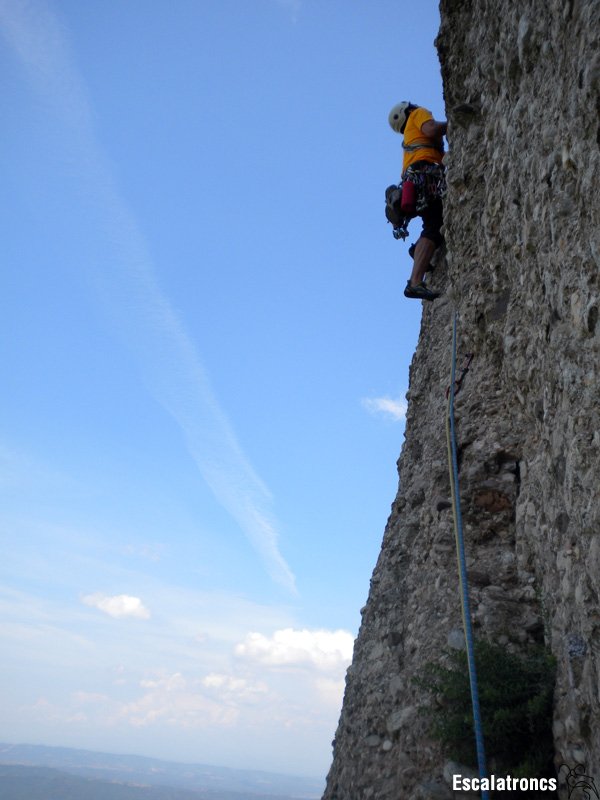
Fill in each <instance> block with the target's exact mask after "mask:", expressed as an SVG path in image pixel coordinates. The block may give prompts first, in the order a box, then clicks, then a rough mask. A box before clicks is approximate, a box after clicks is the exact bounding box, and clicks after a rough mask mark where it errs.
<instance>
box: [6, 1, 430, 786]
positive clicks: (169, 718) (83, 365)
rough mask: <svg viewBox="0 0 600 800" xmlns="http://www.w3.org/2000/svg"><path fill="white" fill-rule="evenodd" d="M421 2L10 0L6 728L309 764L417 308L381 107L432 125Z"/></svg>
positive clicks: (371, 540) (326, 733)
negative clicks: (388, 194) (406, 107)
mask: <svg viewBox="0 0 600 800" xmlns="http://www.w3.org/2000/svg"><path fill="white" fill-rule="evenodd" d="M438 25H439V18H438V11H437V6H436V4H435V3H433V2H429V1H428V2H425V3H422V4H421V5H420V6H419V8H418V10H415V6H414V4H410V3H405V2H397V1H392V0H389V1H388V0H377V2H375V3H370V4H365V3H358V2H351V3H348V2H342V0H339V1H338V0H326V2H322V0H219V1H218V2H217V0H210V1H209V0H195V1H194V2H191V1H189V2H188V0H178V1H177V3H166V2H162V0H156V2H152V3H148V2H146V0H144V2H142V0H129V2H127V3H120V2H115V1H113V0H111V1H110V2H100V1H99V0H92V1H91V2H87V3H81V2H79V1H78V0H77V1H76V0H61V2H60V3H58V2H46V1H45V0H35V2H33V3H29V2H25V1H24V0H0V76H1V77H0V81H1V87H2V95H3V106H4V108H5V113H4V114H3V122H2V125H1V127H0V129H1V131H2V133H1V135H2V142H1V147H0V159H1V161H2V165H1V167H2V175H3V181H2V195H3V212H2V215H1V216H0V229H1V230H0V235H1V240H2V249H3V253H4V258H3V262H4V270H3V274H2V277H1V281H2V285H1V287H0V293H1V296H2V315H1V318H0V325H1V327H2V331H1V340H2V364H3V387H4V389H3V392H2V414H1V418H0V419H1V421H0V464H1V472H0V487H1V491H2V503H1V506H2V511H1V512H0V526H1V527H0V530H1V535H2V539H3V551H4V554H5V555H4V557H3V560H2V564H1V566H0V571H1V578H2V582H1V590H0V603H1V606H2V613H1V618H2V620H3V622H2V637H3V640H4V645H3V650H4V652H5V654H6V655H5V656H4V658H3V660H2V664H1V665H0V674H1V677H2V679H1V680H0V692H2V693H3V694H4V695H5V696H4V697H2V705H3V708H4V709H5V713H4V714H3V720H2V723H0V737H1V738H2V739H4V740H7V741H26V742H32V743H43V744H56V745H67V746H81V747H86V748H90V749H103V750H110V751H114V752H135V753H140V754H145V755H152V756H159V757H163V758H170V759H176V760H195V761H204V762H213V763H218V764H223V765H226V766H232V767H256V768H260V769H267V770H269V769H270V770H277V771H281V772H291V773H305V774H311V775H324V773H325V771H326V769H327V767H328V765H329V762H330V757H331V749H330V742H331V739H332V737H333V734H334V731H335V727H336V723H337V717H338V715H339V709H340V704H341V691H342V687H343V676H344V671H345V669H346V667H347V665H348V663H349V658H350V654H351V647H352V640H353V637H354V636H355V635H356V632H357V630H358V625H359V622H360V615H359V611H360V608H361V606H362V605H363V604H364V602H365V599H366V596H367V592H368V583H369V578H370V575H371V572H372V569H373V567H374V564H375V561H376V558H377V555H378V551H379V547H380V543H381V537H382V533H383V528H384V526H385V522H386V518H387V515H388V512H389V507H390V504H391V502H392V500H393V497H394V495H395V492H396V488H397V475H396V467H395V462H396V459H397V457H398V455H399V452H400V448H401V444H402V437H403V402H404V393H405V391H406V388H407V380H408V365H409V363H410V359H411V357H412V352H413V350H414V346H415V343H416V337H417V333H418V324H419V318H420V313H421V304H420V303H417V302H413V303H410V302H408V301H406V300H404V298H403V297H402V289H403V286H404V283H405V281H406V278H407V275H408V272H409V266H410V262H409V259H408V256H407V253H406V251H407V247H408V243H406V244H401V243H398V242H396V241H395V240H394V239H393V238H392V235H391V230H390V227H389V226H387V225H386V223H385V219H384V215H383V190H384V189H385V187H386V186H387V185H388V184H389V183H392V182H394V181H396V180H397V179H398V177H399V171H400V163H401V149H400V142H401V140H400V137H398V136H396V135H394V134H393V132H392V131H391V130H390V128H389V127H388V125H387V113H388V111H389V108H390V107H391V106H392V105H393V104H394V103H396V102H398V101H399V100H401V99H411V100H413V101H415V102H419V103H420V104H422V105H425V106H427V107H428V108H430V109H431V110H432V112H433V114H434V116H436V117H437V118H443V116H444V109H443V101H442V96H441V80H440V76H439V66H438V62H437V56H436V53H435V49H434V47H433V39H434V37H435V35H436V33H437V28H438ZM414 233H415V236H414V237H412V238H413V239H414V238H416V235H417V234H418V226H417V225H416V224H415V231H414ZM409 241H411V240H409Z"/></svg>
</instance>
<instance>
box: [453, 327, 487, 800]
mask: <svg viewBox="0 0 600 800" xmlns="http://www.w3.org/2000/svg"><path fill="white" fill-rule="evenodd" d="M457 316H458V315H457V313H456V312H455V314H454V322H453V325H452V361H451V363H452V367H451V371H450V386H449V387H448V390H447V392H446V397H447V398H448V410H447V414H446V439H447V443H448V469H449V473H450V491H451V495H452V516H453V518H454V535H455V538H456V559H457V562H458V579H459V584H460V593H461V607H462V619H463V628H464V632H465V643H466V646H467V663H468V665H469V683H470V687H471V704H472V706H473V728H474V732H475V747H476V750H477V765H478V767H479V777H480V778H481V779H483V778H487V777H488V776H487V768H486V763H485V747H484V743H483V725H482V722H481V710H480V708H479V691H478V688H477V672H476V669H475V654H474V646H473V629H472V626H471V608H470V603H469V583H468V578H467V562H466V557H465V543H464V537H463V526H462V515H461V510H460V487H459V483H458V458H457V454H456V432H455V429H454V398H455V396H456V394H457V393H458V392H459V391H460V387H461V385H462V382H463V380H464V377H465V375H466V374H467V371H468V369H469V365H470V364H471V361H472V359H473V355H472V354H471V355H470V356H469V357H468V362H467V366H466V367H465V368H463V371H462V375H461V377H460V378H459V380H458V381H457V380H456V319H457ZM452 387H454V391H451V388H452ZM481 798H482V800H489V792H488V791H487V790H484V789H482V790H481Z"/></svg>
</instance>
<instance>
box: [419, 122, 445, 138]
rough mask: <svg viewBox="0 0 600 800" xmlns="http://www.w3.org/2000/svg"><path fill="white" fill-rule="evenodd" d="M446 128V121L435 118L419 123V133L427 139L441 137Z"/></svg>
mask: <svg viewBox="0 0 600 800" xmlns="http://www.w3.org/2000/svg"><path fill="white" fill-rule="evenodd" d="M447 130H448V123H447V122H445V121H444V122H437V121H436V120H435V119H428V120H427V122H424V123H423V124H422V125H421V133H422V134H423V136H427V137H428V138H429V139H441V138H442V136H445V135H446V131H447Z"/></svg>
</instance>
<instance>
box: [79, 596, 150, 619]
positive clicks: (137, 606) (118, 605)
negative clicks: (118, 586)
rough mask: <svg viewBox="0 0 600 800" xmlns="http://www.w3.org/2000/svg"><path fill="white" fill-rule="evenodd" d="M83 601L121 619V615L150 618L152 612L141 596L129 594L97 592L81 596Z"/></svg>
mask: <svg viewBox="0 0 600 800" xmlns="http://www.w3.org/2000/svg"><path fill="white" fill-rule="evenodd" d="M81 602H82V603H84V604H85V605H86V606H92V608H97V609H98V610H99V611H104V613H105V614H108V615H109V616H110V617H115V618H116V619H119V618H120V617H135V618H137V619H150V612H149V611H148V609H147V608H146V607H145V606H144V604H143V603H142V601H141V600H140V598H139V597H132V596H131V595H128V594H116V595H113V596H112V597H111V596H109V595H105V594H102V593H101V592H96V593H95V594H87V595H85V597H82V598H81Z"/></svg>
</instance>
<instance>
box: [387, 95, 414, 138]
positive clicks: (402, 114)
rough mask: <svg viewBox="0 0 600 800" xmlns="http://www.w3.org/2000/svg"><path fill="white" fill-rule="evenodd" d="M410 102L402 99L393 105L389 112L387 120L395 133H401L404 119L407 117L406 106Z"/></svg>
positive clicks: (404, 122) (407, 106)
mask: <svg viewBox="0 0 600 800" xmlns="http://www.w3.org/2000/svg"><path fill="white" fill-rule="evenodd" d="M409 106H410V103H409V102H408V101H407V100H403V101H402V102H401V103H398V104H397V105H395V106H394V107H393V108H392V110H391V111H390V113H389V116H388V120H389V123H390V125H391V127H392V129H393V130H395V131H396V133H402V131H403V130H404V126H405V125H406V120H407V119H408V108H409Z"/></svg>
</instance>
